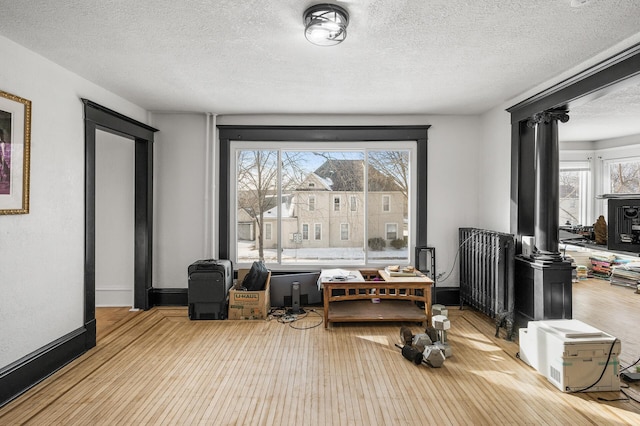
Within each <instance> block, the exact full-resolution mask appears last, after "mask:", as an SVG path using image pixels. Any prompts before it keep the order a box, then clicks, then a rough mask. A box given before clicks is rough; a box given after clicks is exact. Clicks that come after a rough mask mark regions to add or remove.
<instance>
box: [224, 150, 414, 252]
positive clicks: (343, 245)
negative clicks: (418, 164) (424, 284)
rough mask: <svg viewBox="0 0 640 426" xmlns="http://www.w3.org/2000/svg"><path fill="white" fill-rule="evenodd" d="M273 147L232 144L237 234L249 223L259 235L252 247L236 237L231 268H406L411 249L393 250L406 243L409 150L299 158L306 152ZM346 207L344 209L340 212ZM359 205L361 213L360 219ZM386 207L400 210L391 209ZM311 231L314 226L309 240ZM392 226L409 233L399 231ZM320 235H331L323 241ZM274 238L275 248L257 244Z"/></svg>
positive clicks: (315, 154)
mask: <svg viewBox="0 0 640 426" xmlns="http://www.w3.org/2000/svg"><path fill="white" fill-rule="evenodd" d="M277 145H279V144H275V145H274V144H272V148H270V149H268V150H265V149H259V148H258V147H256V146H255V143H245V142H235V143H233V144H232V148H233V149H232V151H233V153H234V158H235V159H236V162H235V168H234V169H235V174H236V178H237V179H236V181H237V184H236V185H235V188H234V191H233V193H234V194H235V211H236V229H240V227H241V226H242V225H243V224H245V223H246V221H247V216H248V217H249V218H250V220H251V221H253V226H254V227H255V229H256V230H257V232H256V233H255V235H256V238H255V239H249V240H247V239H246V233H239V232H236V233H235V243H236V250H235V253H236V256H235V259H234V261H235V262H236V263H240V264H243V263H249V262H253V261H255V260H263V261H265V262H267V263H275V264H280V265H286V264H301V263H302V264H325V263H327V264H337V263H349V264H365V263H375V262H376V259H379V260H380V261H384V262H385V263H388V262H394V263H409V261H410V257H409V250H408V247H406V246H405V247H398V245H397V243H394V244H391V242H392V241H394V240H396V239H398V238H399V237H400V233H401V232H402V236H403V237H406V238H408V236H409V233H410V232H411V227H410V226H409V224H410V220H411V219H412V218H411V217H410V215H409V205H410V203H411V201H412V200H411V190H412V188H411V185H410V182H409V181H408V180H407V177H408V176H410V170H411V168H412V164H411V157H412V151H413V150H415V148H414V147H413V148H412V147H410V146H407V147H405V148H403V149H393V150H389V149H388V148H386V149H382V145H381V146H380V148H369V147H367V148H359V147H358V145H357V144H354V145H353V148H349V149H348V150H344V149H340V150H338V149H337V148H341V147H344V144H340V145H336V146H335V147H334V148H333V149H323V150H314V151H303V150H300V149H299V148H301V147H303V146H304V145H303V144H300V145H299V146H298V147H296V144H284V145H282V146H277ZM331 145H332V144H327V145H326V146H327V147H331ZM311 200H313V201H311ZM343 200H348V202H349V208H343ZM358 204H361V205H363V206H366V207H365V209H363V210H361V211H359V210H358V209H357V208H355V206H357V205H358ZM390 204H394V205H395V206H398V208H396V209H390V208H389V206H390ZM309 206H313V208H309ZM390 222H391V223H393V224H394V225H390ZM310 223H314V224H315V226H314V229H313V237H311V232H310V231H311V229H310V226H309V224H310ZM397 223H404V224H406V226H405V228H404V229H402V230H400V229H398V227H397V225H396V224H397ZM267 229H268V230H269V232H266V230H267ZM320 229H327V230H328V234H327V238H326V239H325V240H322V238H320V237H321V234H320V231H319V230H320ZM263 230H264V231H265V232H262V231H263ZM275 230H278V231H275ZM273 232H278V233H279V234H280V239H279V241H280V242H279V244H275V243H271V241H272V240H273V238H266V237H265V238H261V236H262V235H263V234H264V235H265V236H266V235H269V236H270V234H272V233H273ZM297 234H302V238H296V237H295V235H297ZM289 236H293V237H289Z"/></svg>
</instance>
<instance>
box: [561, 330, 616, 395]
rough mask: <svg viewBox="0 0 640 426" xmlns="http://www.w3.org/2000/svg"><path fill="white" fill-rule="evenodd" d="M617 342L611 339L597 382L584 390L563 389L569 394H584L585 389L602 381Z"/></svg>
mask: <svg viewBox="0 0 640 426" xmlns="http://www.w3.org/2000/svg"><path fill="white" fill-rule="evenodd" d="M617 341H618V339H617V338H615V339H613V342H612V343H611V347H610V348H609V354H608V355H607V361H606V362H605V363H604V368H603V369H602V372H601V373H600V377H598V380H596V381H595V382H593V383H592V384H590V385H589V386H587V387H586V388H582V389H574V390H572V389H571V388H570V387H569V386H567V387H566V388H565V389H566V391H567V392H569V393H578V392H584V391H586V390H587V389H591V388H592V387H594V386H595V385H597V384H598V382H599V381H600V379H602V377H603V376H604V373H605V372H606V371H607V367H608V366H609V360H610V359H611V354H612V353H613V347H614V346H615V344H616V342H617ZM622 393H624V392H622ZM625 395H626V394H625Z"/></svg>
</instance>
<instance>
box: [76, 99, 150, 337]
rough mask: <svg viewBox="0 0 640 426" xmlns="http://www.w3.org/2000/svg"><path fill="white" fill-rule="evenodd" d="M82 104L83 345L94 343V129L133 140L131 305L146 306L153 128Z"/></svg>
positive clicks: (111, 112)
mask: <svg viewBox="0 0 640 426" xmlns="http://www.w3.org/2000/svg"><path fill="white" fill-rule="evenodd" d="M82 102H83V103H84V123H85V129H84V139H85V260H84V322H85V327H86V329H87V332H88V336H87V344H88V347H93V346H95V341H96V323H95V317H96V270H95V266H96V259H95V246H96V222H95V221H96V216H95V210H96V130H98V129H99V130H103V131H106V132H108V133H112V134H115V135H118V136H122V137H125V138H127V139H132V140H133V141H134V142H135V177H134V179H135V183H134V186H135V189H134V191H135V205H134V210H135V213H134V214H135V218H134V228H135V236H134V245H135V247H134V271H135V272H134V307H135V308H139V309H144V310H147V309H149V308H150V307H151V291H152V282H151V272H152V243H153V239H152V237H153V232H152V231H153V137H154V133H155V132H157V131H158V130H157V129H154V128H153V127H150V126H147V125H146V124H144V123H140V122H138V121H136V120H133V119H131V118H129V117H126V116H124V115H122V114H120V113H117V112H115V111H113V110H110V109H108V108H105V107H103V106H101V105H98V104H96V103H94V102H92V101H90V100H88V99H82Z"/></svg>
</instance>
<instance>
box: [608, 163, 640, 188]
mask: <svg viewBox="0 0 640 426" xmlns="http://www.w3.org/2000/svg"><path fill="white" fill-rule="evenodd" d="M604 165H605V168H604V170H605V173H604V185H605V186H604V188H605V193H608V194H638V193H640V158H639V157H635V158H625V159H620V160H607V161H605V162H604Z"/></svg>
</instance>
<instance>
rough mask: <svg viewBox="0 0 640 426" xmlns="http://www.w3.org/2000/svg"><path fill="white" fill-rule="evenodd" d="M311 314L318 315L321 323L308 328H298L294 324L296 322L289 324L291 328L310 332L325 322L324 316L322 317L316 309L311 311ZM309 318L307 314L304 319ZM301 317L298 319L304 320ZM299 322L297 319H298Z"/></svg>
mask: <svg viewBox="0 0 640 426" xmlns="http://www.w3.org/2000/svg"><path fill="white" fill-rule="evenodd" d="M309 312H313V313H314V314H316V315H317V316H318V317H319V318H320V322H317V323H315V324H313V325H310V326H308V327H296V326H295V325H293V324H294V322H295V321H294V322H291V323H289V327H291V328H293V329H296V330H310V329H312V328H316V327H319V326H320V325H321V324H322V323H323V322H324V318H323V317H322V315H320V314H319V313H318V312H317V311H316V310H315V309H310V310H309ZM307 316H309V314H305V315H304V316H303V317H302V318H306V317H307ZM302 318H300V317H298V319H302ZM296 321H297V319H296Z"/></svg>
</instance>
